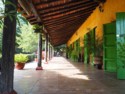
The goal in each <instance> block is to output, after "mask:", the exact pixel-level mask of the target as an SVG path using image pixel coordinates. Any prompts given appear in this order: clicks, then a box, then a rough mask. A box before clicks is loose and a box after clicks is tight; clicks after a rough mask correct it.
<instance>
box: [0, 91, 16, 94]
mask: <svg viewBox="0 0 125 94" xmlns="http://www.w3.org/2000/svg"><path fill="white" fill-rule="evenodd" d="M0 94H17V92H16V91H15V90H13V91H11V92H4V93H0Z"/></svg>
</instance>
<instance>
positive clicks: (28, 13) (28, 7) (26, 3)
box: [18, 0, 32, 15]
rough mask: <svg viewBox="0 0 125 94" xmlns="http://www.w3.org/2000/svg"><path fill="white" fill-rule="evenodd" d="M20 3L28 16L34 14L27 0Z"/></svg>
mask: <svg viewBox="0 0 125 94" xmlns="http://www.w3.org/2000/svg"><path fill="white" fill-rule="evenodd" d="M18 3H19V4H20V6H21V7H22V8H23V9H24V11H25V12H26V13H27V15H31V14H32V11H31V7H30V6H29V5H28V2H27V0H18Z"/></svg>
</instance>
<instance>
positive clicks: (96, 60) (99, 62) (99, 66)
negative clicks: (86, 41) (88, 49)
mask: <svg viewBox="0 0 125 94" xmlns="http://www.w3.org/2000/svg"><path fill="white" fill-rule="evenodd" d="M102 65H103V63H102V58H101V57H94V66H95V67H96V68H97V69H102Z"/></svg>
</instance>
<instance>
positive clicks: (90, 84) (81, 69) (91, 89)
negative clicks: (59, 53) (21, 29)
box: [0, 0, 125, 94]
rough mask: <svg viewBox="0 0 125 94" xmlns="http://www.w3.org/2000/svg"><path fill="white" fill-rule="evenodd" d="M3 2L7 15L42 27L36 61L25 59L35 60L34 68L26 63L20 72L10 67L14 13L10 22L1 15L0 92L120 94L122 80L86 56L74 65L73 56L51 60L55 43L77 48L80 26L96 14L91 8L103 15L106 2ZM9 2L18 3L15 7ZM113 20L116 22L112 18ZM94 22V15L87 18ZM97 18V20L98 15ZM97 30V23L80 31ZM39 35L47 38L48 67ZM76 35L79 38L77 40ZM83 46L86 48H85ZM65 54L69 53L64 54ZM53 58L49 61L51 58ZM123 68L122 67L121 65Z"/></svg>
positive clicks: (12, 64)
mask: <svg viewBox="0 0 125 94" xmlns="http://www.w3.org/2000/svg"><path fill="white" fill-rule="evenodd" d="M6 1H10V2H11V3H12V4H7V5H6V6H5V12H6V13H11V12H12V11H13V10H18V12H21V13H22V15H23V16H24V17H25V18H26V20H28V21H29V23H30V24H32V25H36V24H37V25H39V26H42V29H41V30H40V32H39V47H38V62H33V63H29V64H30V65H32V64H35V65H34V66H35V67H29V65H28V64H27V66H28V67H26V69H24V70H22V71H18V70H14V50H15V32H16V16H12V18H13V20H11V18H10V17H9V16H7V17H5V19H4V25H5V26H6V27H7V28H6V27H4V28H3V32H4V34H3V46H2V62H1V64H0V65H1V66H0V67H1V69H0V72H1V75H0V83H1V84H2V85H0V94H59V93H60V94H71V93H72V94H118V93H119V94H124V91H123V90H124V89H123V87H124V86H125V82H124V80H117V79H116V74H115V73H106V72H104V71H103V70H97V69H95V68H94V67H93V66H91V65H90V64H87V62H88V61H87V60H88V57H86V64H83V63H76V62H77V61H75V60H76V59H78V58H76V57H73V59H74V61H75V62H73V61H70V60H69V61H68V60H66V59H65V58H63V57H53V58H52V56H53V48H54V47H56V46H59V45H62V44H67V49H69V48H70V47H71V49H72V48H73V49H75V45H76V46H78V45H77V43H76V44H75V43H74V41H76V40H77V39H78V38H80V33H79V32H77V30H81V29H80V26H81V25H82V24H83V23H84V22H86V20H87V19H88V17H93V16H91V15H92V13H93V12H94V13H95V12H96V11H95V9H96V10H97V9H98V11H99V13H100V14H101V13H102V14H103V11H104V9H103V8H105V7H104V3H105V2H108V3H107V5H108V4H111V2H109V0H18V2H17V1H15V0H6ZM13 4H15V5H16V6H17V7H14V6H13ZM97 13H98V12H97ZM12 14H13V15H16V12H12ZM96 16H97V15H96ZM123 18H124V17H123ZM111 19H113V20H111V21H113V22H115V21H114V17H113V18H111ZM92 20H94V19H91V20H90V21H92ZM97 20H98V21H100V19H97ZM86 23H87V22H86ZM88 24H89V23H87V26H88ZM98 24H100V23H98ZM98 24H96V25H98ZM101 24H102V23H101ZM92 25H93V23H92ZM83 27H84V26H83ZM93 28H94V29H93ZM96 28H98V27H96V26H95V24H94V25H93V26H92V27H91V28H90V27H87V28H86V27H85V29H87V30H86V32H83V33H84V34H85V33H87V32H88V31H91V29H93V31H94V30H95V29H96ZM98 29H100V27H99V28H98ZM101 29H102V27H101ZM83 33H81V34H83ZM88 35H89V34H88ZM43 36H45V39H46V42H45V44H46V47H45V53H46V56H45V57H46V58H45V63H47V65H46V64H43V63H42V62H41V48H42V37H43ZM74 36H77V37H75V38H76V39H75V38H74ZM113 43H114V42H113ZM79 44H80V43H79ZM84 44H85V43H84ZM69 45H70V46H69ZM110 46H112V45H110ZM84 47H85V45H84ZM75 50H77V49H75ZM85 50H86V52H87V50H88V49H85ZM66 56H70V55H68V53H67V52H66ZM107 56H108V55H107ZM51 58H52V60H50V59H51ZM106 59H109V58H106ZM82 62H83V61H82ZM84 63H85V62H84ZM108 64H109V65H108V67H107V70H108V68H109V70H108V71H112V70H113V71H116V66H115V65H114V64H111V63H108ZM110 65H111V66H110ZM112 66H113V67H112ZM122 69H123V70H124V68H122ZM36 70H37V71H36ZM14 71H15V76H14ZM120 72H121V70H120ZM123 72H124V71H123ZM121 73H122V72H121ZM123 74H124V73H123ZM120 76H121V77H123V79H124V75H122V74H120ZM14 77H15V78H14Z"/></svg>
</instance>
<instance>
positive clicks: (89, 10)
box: [43, 7, 94, 22]
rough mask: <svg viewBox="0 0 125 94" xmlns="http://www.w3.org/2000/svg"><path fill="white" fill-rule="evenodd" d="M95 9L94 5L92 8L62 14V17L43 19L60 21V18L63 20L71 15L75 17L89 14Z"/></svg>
mask: <svg viewBox="0 0 125 94" xmlns="http://www.w3.org/2000/svg"><path fill="white" fill-rule="evenodd" d="M93 9H94V7H93V8H91V9H87V10H84V11H83V10H81V11H79V12H76V13H73V14H71V15H65V16H62V17H59V18H56V19H50V20H44V19H43V22H51V21H60V20H63V19H65V18H70V17H74V16H77V15H81V14H88V13H90V12H93Z"/></svg>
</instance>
